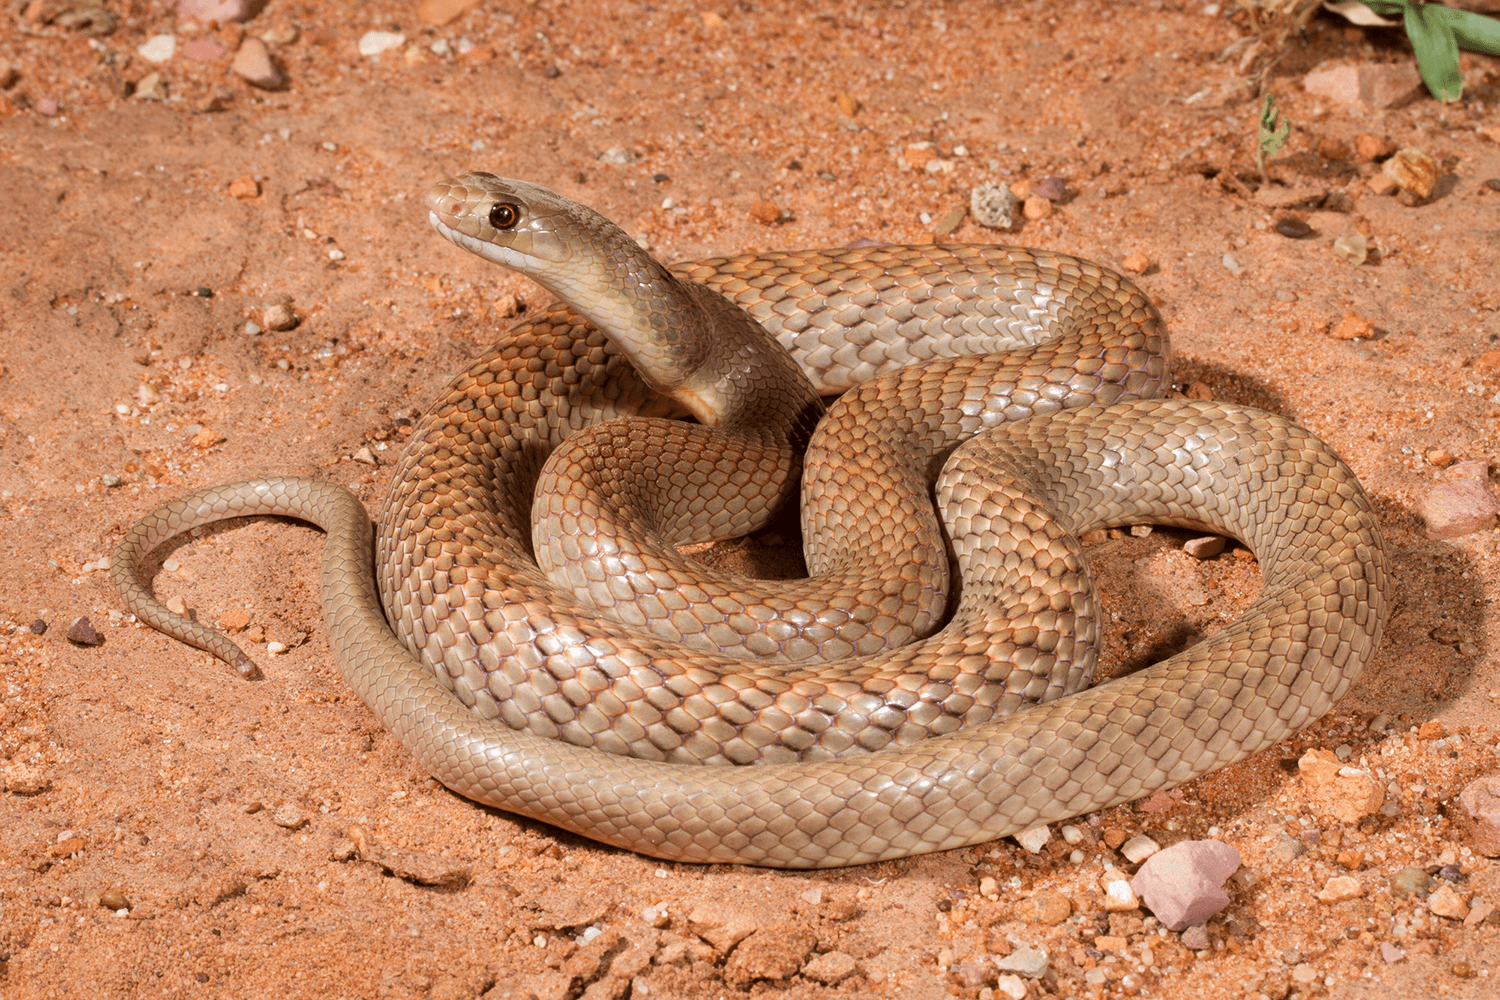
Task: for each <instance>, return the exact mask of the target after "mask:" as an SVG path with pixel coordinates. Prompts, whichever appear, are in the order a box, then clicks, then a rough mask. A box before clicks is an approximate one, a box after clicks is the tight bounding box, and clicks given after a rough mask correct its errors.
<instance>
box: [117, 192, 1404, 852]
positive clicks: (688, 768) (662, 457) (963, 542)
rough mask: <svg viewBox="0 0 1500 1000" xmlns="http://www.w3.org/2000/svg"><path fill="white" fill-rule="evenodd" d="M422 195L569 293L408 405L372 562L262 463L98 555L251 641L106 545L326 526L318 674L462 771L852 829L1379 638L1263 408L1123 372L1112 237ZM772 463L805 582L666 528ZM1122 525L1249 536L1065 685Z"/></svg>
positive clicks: (944, 821)
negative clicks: (638, 225)
mask: <svg viewBox="0 0 1500 1000" xmlns="http://www.w3.org/2000/svg"><path fill="white" fill-rule="evenodd" d="M427 204H428V207H429V210H430V219H431V221H432V223H433V225H434V226H435V227H436V228H437V229H438V231H439V232H441V233H442V234H443V235H444V236H446V237H447V238H448V239H449V240H451V241H452V242H454V243H455V244H457V245H459V246H461V247H464V248H466V249H469V250H471V251H473V252H475V253H478V254H479V255H481V256H483V257H485V258H486V259H489V260H492V261H495V262H497V263H500V264H503V265H505V266H508V267H512V268H515V269H517V270H521V271H523V272H525V273H527V274H530V275H532V276H533V277H534V278H536V280H538V281H539V282H541V283H542V284H544V285H545V286H546V287H548V288H549V289H551V290H552V291H553V292H554V293H556V294H557V295H558V297H559V298H560V299H561V300H562V301H561V302H560V303H559V304H557V305H555V306H553V307H551V308H550V309H547V310H545V311H543V312H541V313H540V314H539V315H538V316H537V317H536V318H534V319H531V320H528V321H526V322H523V323H521V324H519V325H518V326H517V327H516V328H514V329H513V330H512V331H510V333H509V334H508V335H507V337H506V338H505V339H504V340H502V341H501V342H500V343H499V344H498V345H497V346H495V347H494V348H493V349H492V350H490V351H489V352H488V353H487V354H485V355H484V356H482V357H481V358H479V359H478V360H477V361H475V362H474V363H473V364H472V365H471V366H470V367H469V369H468V370H467V371H465V372H464V373H463V374H461V375H460V376H459V377H458V378H457V379H456V380H455V381H454V382H453V383H452V384H451V385H450V386H449V388H448V389H447V391H446V392H445V393H444V395H443V397H442V398H441V399H440V400H439V401H438V403H437V405H436V406H435V407H434V408H433V409H432V411H431V412H430V413H429V414H428V415H427V416H426V417H425V418H424V419H423V420H422V421H421V422H420V424H419V425H418V427H417V428H416V432H415V434H414V435H413V438H412V440H411V442H410V445H409V447H408V450H407V452H406V454H405V457H404V458H403V460H402V462H401V464H400V466H399V467H398V469H397V470H396V471H395V474H394V478H393V486H392V490H391V495H390V498H389V499H388V500H387V501H386V504H385V507H384V510H383V512H382V514H381V516H380V518H379V521H378V528H377V532H376V536H377V537H376V541H375V549H374V552H373V554H372V551H371V539H370V531H369V522H368V518H367V515H366V514H365V511H364V509H363V507H362V506H361V505H360V504H359V502H358V501H357V500H355V499H354V498H353V497H352V496H351V495H350V494H349V493H348V492H347V491H345V490H344V489H342V488H340V487H337V486H333V485H330V484H326V483H322V482H319V481H316V480H310V479H296V478H273V479H259V480H252V481H250V482H247V483H239V484H235V485H232V486H225V487H219V488H215V489H209V490H204V491H201V492H198V493H194V494H192V495H190V496H187V497H184V498H182V499H180V500H178V501H176V502H175V503H172V504H169V505H167V506H166V507H163V508H161V509H160V510H158V511H156V512H155V513H153V514H151V515H150V516H148V517H147V518H146V519H145V520H144V521H142V522H141V523H140V524H138V525H136V526H135V527H134V528H132V529H131V530H130V531H129V532H128V533H127V535H126V536H125V538H124V539H123V540H122V541H121V543H120V545H119V548H118V549H117V551H116V553H115V556H114V559H113V563H112V566H111V576H112V579H113V581H114V583H115V585H116V587H117V588H118V589H119V591H120V593H121V596H122V597H123V598H124V600H125V602H126V604H127V605H128V606H129V607H130V609H131V610H132V611H134V612H135V613H136V614H137V615H139V616H140V617H141V618H142V619H143V620H145V621H147V622H149V623H150V624H152V625H154V626H156V627H157V628H159V629H162V630H163V631H166V632H168V633H169V634H172V635H174V636H177V637H179V638H181V639H183V640H184V641H187V642H190V643H193V644H195V645H198V646H200V647H202V648H205V649H208V650H210V651H212V652H214V653H216V654H217V655H219V656H221V657H223V658H224V659H226V660H228V661H230V662H232V663H235V664H236V665H237V666H238V667H239V668H240V669H241V670H242V671H243V672H246V673H249V672H251V671H253V667H252V666H251V664H250V661H249V660H248V658H246V657H245V656H244V654H243V653H242V652H240V650H239V649H238V648H236V647H235V646H234V645H233V644H232V643H231V642H230V641H229V640H228V639H227V638H225V637H224V636H222V635H219V634H217V633H214V632H212V631H210V630H208V629H205V628H203V627H201V626H198V625H196V624H194V623H192V622H190V621H188V620H187V619H185V618H181V617H179V616H176V615H173V614H172V613H171V612H168V611H167V610H166V609H165V608H164V607H162V606H161V605H160V604H158V603H156V601H155V600H154V598H153V597H152V596H151V594H150V591H149V589H148V588H147V587H146V585H145V584H143V583H142V582H141V581H140V580H139V577H138V566H139V564H140V562H141V561H142V559H143V557H144V556H145V555H147V554H148V553H149V552H150V551H151V550H152V549H153V548H154V547H155V546H157V545H158V544H160V543H161V542H162V541H164V540H165V539H167V538H169V537H171V536H173V535H176V534H178V533H180V532H182V531H185V530H187V529H189V528H191V527H193V526H195V525H200V524H204V523H207V522H211V521H215V520H219V519H222V518H226V517H235V516H243V515H249V514H281V515H286V516H290V517H297V518H302V519H304V520H309V521H312V522H314V523H316V524H318V525H321V526H322V527H323V528H324V529H325V530H326V531H327V532H328V538H327V543H326V549H325V555H324V561H323V571H322V588H323V603H324V610H325V614H326V616H327V621H328V628H329V633H330V641H331V644H332V646H333V649H334V652H335V656H336V658H337V660H338V664H339V667H340V669H341V670H342V672H343V674H344V676H345V677H346V678H347V680H348V682H349V684H350V686H351V687H353V688H354V690H355V691H356V692H357V693H358V694H359V696H360V697H361V698H362V699H363V700H364V701H365V703H366V704H367V705H369V707H370V708H371V709H372V710H373V711H374V713H375V714H376V716H377V717H378V718H379V719H380V721H381V722H382V724H384V725H385V726H386V727H387V728H388V729H390V730H391V731H392V732H393V733H394V734H395V735H396V736H397V737H399V738H400V739H401V740H402V742H403V743H404V744H405V745H406V746H407V747H408V748H409V749H410V750H411V752H412V754H413V755H414V756H415V757H416V759H417V760H418V761H419V762H420V764H421V765H422V766H423V767H424V768H426V769H427V770H428V772H429V773H431V774H432V775H433V776H434V777H436V778H438V779H439V780H441V781H442V782H443V783H444V784H446V785H447V786H449V787H450V788H452V789H453V790H454V791H457V792H459V793H461V794H463V795H466V796H468V797H469V798H472V799H474V800H477V801H479V802H483V803H487V804H490V805H494V806H498V807H500V808H502V809H506V810H510V811H512V812H516V813H521V814H524V815H527V816H531V817H534V818H536V819H540V820H544V821H546V822H548V823H553V824H556V825H558V826H561V827H565V828H567V829H569V830H573V831H575V832H578V833H580V834H583V835H585V836H588V837H592V838H594V839H597V840H601V841H604V842H606V843H610V844H615V845H618V846H621V847H625V848H629V849H631V850H634V851H639V852H642V853H645V854H650V855H655V856H658V857H662V858H670V859H676V860H684V861H724V862H742V863H749V864H761V865H775V866H783V867H822V866H833V865H843V864H854V863H860V862H868V861H875V860H880V859H884V858H892V857H900V856H904V855H910V854H916V853H921V852H925V851H934V850H941V849H945V848H951V847H957V846H961V845H965V844H973V843H979V842H982V841H985V840H989V839H993V838H996V837H999V836H1003V835H1005V834H1007V833H1014V832H1018V831H1021V830H1023V829H1026V828H1028V827H1031V826H1033V825H1036V824H1038V823H1042V822H1048V821H1052V820H1058V819H1062V818H1066V817H1069V816H1073V815H1077V814H1079V813H1082V812H1086V811H1089V810H1093V809H1098V808H1102V807H1105V806H1108V805H1112V804H1115V803H1119V802H1124V801H1128V800H1131V799H1134V798H1137V797H1139V796H1141V795H1144V794H1147V793H1150V792H1152V791H1154V790H1157V789H1161V788H1165V787H1170V786H1172V785H1175V784H1179V783H1181V782H1183V781H1186V780H1188V779H1189V778H1192V777H1195V776H1197V775H1201V774H1204V773H1206V772H1208V771H1211V770H1213V769H1215V768H1218V767H1221V766H1223V765H1225V764H1228V763H1230V762H1232V761H1236V760H1239V759H1242V758H1244V757H1246V756H1248V755H1249V754H1251V753H1254V752H1255V751H1257V750H1260V749H1262V748H1264V747H1267V746H1270V745H1271V744H1274V743H1276V742H1277V741H1279V740H1281V739H1282V738H1283V737H1285V736H1286V735H1288V734H1289V733H1292V732H1294V731H1296V730H1297V729H1299V728H1301V727H1303V726H1306V725H1307V724H1309V723H1310V722H1312V721H1313V720H1315V719H1317V718H1318V717H1320V716H1321V715H1322V714H1323V713H1325V712H1326V711H1328V709H1329V708H1330V707H1331V706H1332V705H1333V704H1334V702H1336V701H1337V700H1338V699H1339V698H1340V697H1342V696H1343V694H1344V693H1345V692H1346V691H1347V690H1348V688H1349V686H1350V685H1351V684H1352V683H1353V682H1354V680H1355V679H1356V678H1357V677H1358V676H1359V673H1360V671H1361V669H1362V668H1363V665H1364V664H1365V662H1366V661H1367V660H1368V659H1369V657H1370V656H1371V655H1372V653H1373V652H1374V650H1375V647H1376V645H1377V643H1378V641H1379V637H1380V633H1381V629H1382V627H1383V623H1384V621H1385V617H1386V610H1387V597H1386V592H1387V571H1386V562H1385V556H1384V553H1383V550H1382V548H1381V542H1380V538H1379V535H1378V532H1377V530H1376V524H1375V518H1374V516H1373V514H1372V513H1371V510H1370V506H1369V502H1368V501H1367V499H1366V497H1365V495H1364V493H1363V491H1362V490H1361V488H1360V486H1359V484H1358V482H1357V481H1356V480H1355V477H1354V475H1353V474H1352V473H1351V472H1350V471H1349V469H1348V468H1347V467H1346V466H1345V465H1344V464H1343V463H1342V462H1341V461H1340V460H1339V459H1338V457H1337V456H1336V455H1334V454H1333V452H1332V451H1331V450H1330V449H1329V448H1328V447H1327V446H1326V445H1324V444H1323V443H1322V442H1321V441H1319V440H1318V439H1317V438H1315V437H1313V435H1311V434H1310V433H1309V432H1307V431H1305V430H1302V429H1300V428H1298V427H1296V426H1294V425H1292V424H1290V423H1289V422H1288V421H1286V420H1284V419H1282V418H1280V417H1277V416H1274V415H1271V414H1268V413H1264V412H1261V411H1258V410H1254V409H1250V408H1248V407H1243V406H1236V405H1232V404H1227V403H1226V404H1219V403H1206V402H1195V401H1188V400H1164V399H1158V398H1154V397H1157V396H1159V395H1161V393H1162V392H1163V390H1164V388H1165V379H1166V368H1167V353H1168V349H1167V336H1166V331H1165V329H1164V327H1163V325H1162V323H1161V320H1160V317H1159V316H1158V315H1157V313H1156V311H1155V309H1154V308H1152V306H1151V304H1150V303H1149V302H1148V301H1147V300H1146V299H1145V298H1144V296H1143V295H1142V294H1141V293H1140V292H1139V291H1138V290H1137V289H1136V288H1135V287H1134V286H1133V285H1132V284H1130V283H1129V282H1128V281H1126V280H1125V279H1123V278H1121V277H1120V276H1119V275H1117V274H1115V273H1113V272H1111V271H1109V270H1107V269H1105V268H1102V267H1099V266H1097V265H1094V264H1091V263H1089V262H1087V261H1083V260H1078V259H1075V258H1071V257H1066V256H1062V255H1059V254H1052V253H1046V252H1041V251H1032V250H1020V249H1013V248H1004V247H979V246H958V245H955V246H879V247H869V248H864V249H857V250H855V249H848V250H828V251H801V252H788V253H767V254H760V255H743V256H739V257H728V258H721V259H715V260H707V261H700V262H696V263H691V264H685V265H680V266H678V267H677V268H675V269H672V270H669V269H667V268H665V267H663V266H662V265H660V264H658V263H657V262H656V261H655V260H653V259H652V258H651V257H650V256H649V255H647V254H646V253H645V252H643V251H642V250H641V249H640V248H639V247H638V246H637V245H636V244H635V243H634V242H633V241H632V240H631V239H630V238H629V237H628V236H626V235H625V234H624V233H623V232H621V231H620V230H619V229H618V228H617V227H615V226H613V225H612V224H610V223H609V222H608V221H607V220H605V219H604V218H603V217H602V216H599V215H597V214H596V213H594V212H592V211H590V210H589V209H587V208H584V207H583V206H580V205H577V204H575V203H573V202H570V201H568V200H567V199H565V198H562V197H561V196H559V195H556V194H554V193H552V192H550V191H547V190H546V189H543V188H540V187H536V186H535V185H530V184H525V183H522V182H518V181H507V180H501V179H500V178H497V177H494V176H492V175H489V174H478V173H476V174H465V175H461V176H459V177H456V178H453V179H451V180H448V181H444V182H443V183H441V184H439V185H437V186H436V187H435V188H433V190H432V191H431V192H429V194H428V196H427ZM767 331H769V332H767ZM772 334H774V335H775V336H774V337H773V336H772ZM776 338H779V339H780V342H781V345H783V346H784V347H785V348H786V349H785V350H783V349H782V347H779V346H778V345H777V343H776ZM845 390H848V391H845ZM840 392H842V393H843V395H842V396H840V397H839V399H838V400H837V401H836V402H835V403H834V404H833V405H832V407H831V408H830V409H829V410H828V412H827V413H826V415H825V414H823V407H822V403H821V402H820V396H823V395H831V394H835V393H840ZM684 411H686V412H688V413H690V414H691V415H692V416H693V417H695V418H696V421H697V422H696V423H690V422H687V421H683V420H680V419H670V418H673V417H676V416H680V415H681V414H682V413H683V412H684ZM1033 414H1037V415H1039V416H1038V418H1037V419H1022V418H1025V417H1030V416H1032V415H1033ZM627 416H628V417H630V419H629V420H625V419H616V418H625V417H627ZM814 428H816V429H814ZM681 449H687V450H681ZM804 450H805V452H806V456H807V460H806V468H805V470H804V469H799V465H798V462H799V460H800V459H799V456H800V454H801V453H802V452H803V451H804ZM799 473H800V476H799ZM934 477H935V482H936V485H935V486H934V485H933V482H934ZM799 478H800V480H801V488H802V492H803V507H802V518H803V533H804V546H805V550H806V558H807V563H808V568H809V572H810V575H809V577H808V578H807V579H804V580H795V581H757V580H749V579H744V578H741V577H735V576H732V575H731V576H712V575H709V574H707V573H706V571H704V570H703V569H702V568H701V567H699V566H697V565H695V564H694V563H693V561H692V559H690V558H689V557H686V556H682V555H680V554H679V552H678V550H677V548H676V546H678V545H682V544H684V543H687V542H695V541H700V540H704V539H709V538H720V537H726V536H731V535H739V534H744V533H746V532H749V531H753V530H755V529H756V528H758V527H760V526H762V525H764V524H765V523H766V522H767V520H768V518H769V517H770V516H771V515H772V514H773V513H774V512H775V510H776V508H777V506H778V505H779V504H780V503H781V502H782V501H783V500H784V499H786V498H787V497H788V496H789V494H791V493H792V492H793V491H795V489H796V488H797V485H798V481H799ZM533 508H534V510H533ZM533 515H534V516H535V523H536V526H535V528H533ZM1140 521H1154V522H1161V523H1167V524H1175V525H1187V526H1195V527H1199V528H1207V529H1209V530H1213V531H1216V532H1221V533H1224V534H1228V535H1232V536H1234V537H1236V538H1239V539H1241V540H1242V541H1244V542H1245V543H1246V544H1248V545H1249V546H1250V547H1251V548H1252V549H1253V550H1254V552H1255V554H1256V555H1257V557H1258V558H1259V560H1260V563H1261V567H1262V570H1263V574H1264V589H1263V591H1262V594H1261V596H1260V598H1259V600H1258V601H1257V602H1256V603H1255V605H1254V606H1253V607H1252V608H1251V609H1250V610H1249V611H1248V612H1247V613H1246V614H1245V615H1244V616H1242V617H1241V618H1240V619H1239V620H1237V621H1236V622H1234V623H1232V624H1230V625H1228V626H1227V627H1225V628H1224V629H1222V630H1221V631H1219V632H1218V633H1216V634H1215V635H1213V636H1211V637H1210V638H1208V639H1207V640H1205V641H1203V642H1201V643H1199V644H1198V645H1196V646H1194V647H1193V648H1191V649H1188V650H1186V651H1184V652H1181V653H1178V654H1177V655H1175V656H1172V657H1171V658H1169V659H1167V660H1164V661H1162V662H1160V663H1158V664H1156V665H1154V666H1152V667H1149V668H1147V669H1145V670H1141V671H1138V672H1136V673H1134V674H1131V675H1128V676H1125V677H1121V678H1118V679H1115V680H1111V681H1108V682H1106V683H1104V684H1101V685H1099V686H1097V687H1093V688H1089V687H1088V686H1087V685H1088V682H1089V678H1090V675H1091V672H1092V669H1093V665H1094V659H1095V656H1096V647H1097V640H1098V628H1097V624H1096V620H1097V612H1096V609H1095V606H1094V599H1093V595H1092V590H1091V589H1090V587H1089V584H1088V582H1087V577H1086V576H1085V575H1084V572H1083V562H1082V557H1081V555H1080V552H1079V547H1078V544H1077V542H1075V541H1074V539H1075V537H1076V536H1077V535H1079V534H1081V533H1083V532H1085V531H1087V530H1089V529H1091V528H1094V527H1097V526H1102V525H1109V524H1120V523H1135V522H1140ZM372 560H373V564H374V568H375V576H374V577H372V575H371V565H372ZM950 568H952V569H956V570H957V575H956V578H955V577H954V575H953V574H952V573H951V571H950ZM377 581H378V582H377ZM382 604H383V610H382ZM388 621H389V624H388V623H387V622H388ZM743 764H752V765H754V766H729V765H743Z"/></svg>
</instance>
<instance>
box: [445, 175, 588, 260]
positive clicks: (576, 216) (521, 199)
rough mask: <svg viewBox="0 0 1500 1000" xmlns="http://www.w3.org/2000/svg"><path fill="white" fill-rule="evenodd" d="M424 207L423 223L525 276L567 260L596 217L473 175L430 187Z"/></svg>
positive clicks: (552, 196) (560, 200)
mask: <svg viewBox="0 0 1500 1000" xmlns="http://www.w3.org/2000/svg"><path fill="white" fill-rule="evenodd" d="M426 202H427V212H428V215H427V218H428V221H430V222H431V223H432V226H433V228H434V229H436V230H437V231H438V232H439V233H441V234H442V235H443V236H444V237H445V238H446V239H448V240H450V241H451V242H453V243H455V244H457V245H458V246H461V247H463V248H464V249H465V250H468V251H469V252H471V253H476V254H478V255H479V256H481V257H483V258H484V259H485V260H488V261H492V262H494V263H496V264H500V265H502V266H504V267H509V268H514V269H515V270H517V271H521V272H523V273H525V274H535V273H537V272H538V271H541V270H543V269H544V268H548V267H556V266H557V265H560V264H567V263H568V262H569V261H570V260H572V259H573V257H574V255H575V252H576V251H577V248H578V245H579V228H580V223H581V222H582V223H588V222H592V221H593V220H591V219H587V218H586V216H588V215H593V214H595V213H593V212H591V211H590V210H589V209H587V208H584V206H582V205H579V204H577V203H575V202H573V201H570V200H568V199H567V198H564V197H563V196H562V195H560V194H558V193H556V192H555V191H549V190H547V189H546V188H544V187H541V186H539V185H536V184H528V183H526V182H525V181H516V180H509V179H507V178H504V177H496V176H495V175H494V174H486V173H481V172H477V171H476V172H473V173H467V174H459V175H458V176H456V177H450V178H448V179H447V180H444V181H439V182H438V183H436V184H434V185H433V186H432V187H431V188H430V189H429V190H428V192H427V196H426ZM580 210H582V212H581V213H580ZM607 224H608V223H606V225H607Z"/></svg>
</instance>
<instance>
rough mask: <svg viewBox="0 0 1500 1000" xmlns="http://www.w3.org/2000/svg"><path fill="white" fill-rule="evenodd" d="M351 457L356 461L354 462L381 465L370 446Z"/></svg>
mask: <svg viewBox="0 0 1500 1000" xmlns="http://www.w3.org/2000/svg"><path fill="white" fill-rule="evenodd" d="M351 457H352V458H353V459H354V461H356V462H362V463H364V464H365V465H379V464H380V463H379V462H378V461H376V459H375V453H374V452H373V451H371V450H370V447H369V445H366V446H364V447H363V448H360V449H359V450H358V451H356V452H355V453H354V454H353V456H351Z"/></svg>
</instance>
